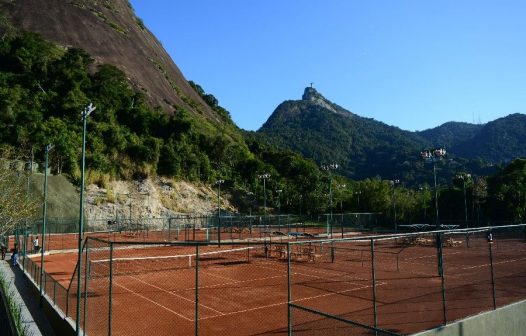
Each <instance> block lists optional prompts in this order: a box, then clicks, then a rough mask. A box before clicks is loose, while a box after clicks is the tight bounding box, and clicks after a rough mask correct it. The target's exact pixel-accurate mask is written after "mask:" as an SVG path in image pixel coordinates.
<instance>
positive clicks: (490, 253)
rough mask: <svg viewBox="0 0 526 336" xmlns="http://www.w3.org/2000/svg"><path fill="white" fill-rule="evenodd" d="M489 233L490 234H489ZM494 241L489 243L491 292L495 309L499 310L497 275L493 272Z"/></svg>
mask: <svg viewBox="0 0 526 336" xmlns="http://www.w3.org/2000/svg"><path fill="white" fill-rule="evenodd" d="M488 233H489V232H488ZM492 245H493V241H488V246H489V265H490V269H491V290H492V295H493V309H494V310H495V309H497V298H496V295H495V274H494V271H493V247H492Z"/></svg>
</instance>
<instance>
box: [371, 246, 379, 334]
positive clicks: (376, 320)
mask: <svg viewBox="0 0 526 336" xmlns="http://www.w3.org/2000/svg"><path fill="white" fill-rule="evenodd" d="M371 275H372V281H373V284H372V286H373V318H374V328H375V329H376V328H377V327H378V312H377V310H376V271H375V267H374V239H373V238H371ZM374 333H375V335H377V331H376V330H375V332H374Z"/></svg>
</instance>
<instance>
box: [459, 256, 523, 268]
mask: <svg viewBox="0 0 526 336" xmlns="http://www.w3.org/2000/svg"><path fill="white" fill-rule="evenodd" d="M522 260H526V258H519V259H511V260H504V261H499V262H496V263H495V262H494V263H493V265H500V264H507V263H511V262H515V261H522ZM489 266H491V264H483V265H476V266H468V267H464V268H462V269H473V268H479V267H489Z"/></svg>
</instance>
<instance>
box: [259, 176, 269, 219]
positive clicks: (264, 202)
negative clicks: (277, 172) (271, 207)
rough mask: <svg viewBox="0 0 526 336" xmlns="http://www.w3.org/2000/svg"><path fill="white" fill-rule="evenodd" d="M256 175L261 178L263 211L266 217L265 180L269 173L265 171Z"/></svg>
mask: <svg viewBox="0 0 526 336" xmlns="http://www.w3.org/2000/svg"><path fill="white" fill-rule="evenodd" d="M258 177H259V178H260V179H262V180H263V212H264V214H265V217H266V216H267V191H266V189H265V182H266V180H267V179H269V178H270V174H269V173H265V174H261V175H259V176H258Z"/></svg>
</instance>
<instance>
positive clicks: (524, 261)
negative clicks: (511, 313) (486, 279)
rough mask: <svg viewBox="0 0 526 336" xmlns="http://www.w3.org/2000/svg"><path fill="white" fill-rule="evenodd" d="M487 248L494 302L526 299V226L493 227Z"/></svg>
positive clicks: (504, 303)
mask: <svg viewBox="0 0 526 336" xmlns="http://www.w3.org/2000/svg"><path fill="white" fill-rule="evenodd" d="M490 232H491V241H488V243H487V244H488V250H489V253H491V254H490V256H491V257H492V260H491V262H492V266H493V280H494V288H495V305H496V306H497V307H500V306H503V305H507V304H510V303H513V302H517V301H519V300H523V299H524V298H526V286H525V285H524V284H526V226H515V227H508V228H499V227H496V228H492V230H491V231H490Z"/></svg>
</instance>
